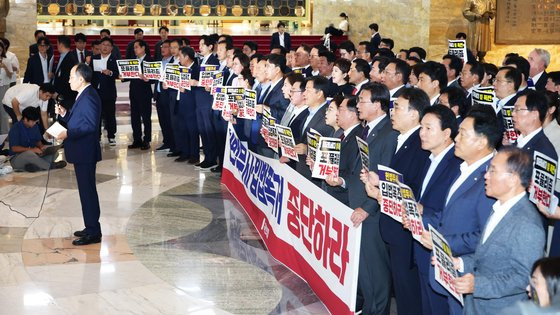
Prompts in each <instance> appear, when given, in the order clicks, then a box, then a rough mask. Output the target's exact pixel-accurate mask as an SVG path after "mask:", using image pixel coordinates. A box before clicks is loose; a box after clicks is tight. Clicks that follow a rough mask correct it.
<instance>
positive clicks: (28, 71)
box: [23, 57, 33, 83]
mask: <svg viewBox="0 0 560 315" xmlns="http://www.w3.org/2000/svg"><path fill="white" fill-rule="evenodd" d="M32 58H33V57H29V59H27V67H26V68H25V74H24V75H23V83H29V82H31V68H32V63H33V60H32Z"/></svg>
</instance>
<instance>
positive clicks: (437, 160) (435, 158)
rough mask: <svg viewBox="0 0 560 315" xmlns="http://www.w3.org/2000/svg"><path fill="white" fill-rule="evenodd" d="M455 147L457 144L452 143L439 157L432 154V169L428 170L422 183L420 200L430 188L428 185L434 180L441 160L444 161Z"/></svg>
mask: <svg viewBox="0 0 560 315" xmlns="http://www.w3.org/2000/svg"><path fill="white" fill-rule="evenodd" d="M453 146H455V143H451V144H450V145H448V146H447V148H445V149H443V151H441V152H440V153H439V154H438V155H437V156H434V154H433V153H432V154H430V161H431V162H430V167H429V168H428V171H427V172H426V176H425V177H424V181H423V182H422V190H421V192H420V198H422V195H423V194H424V192H425V190H426V186H428V183H429V182H430V180H431V179H432V175H434V172H435V171H436V168H437V167H438V165H439V163H440V162H441V160H443V157H444V156H445V155H446V154H447V152H449V150H451V148H453ZM420 198H419V199H420Z"/></svg>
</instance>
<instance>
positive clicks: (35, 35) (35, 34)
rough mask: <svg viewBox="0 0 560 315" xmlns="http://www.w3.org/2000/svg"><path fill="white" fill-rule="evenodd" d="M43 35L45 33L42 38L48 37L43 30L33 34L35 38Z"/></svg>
mask: <svg viewBox="0 0 560 315" xmlns="http://www.w3.org/2000/svg"><path fill="white" fill-rule="evenodd" d="M41 33H43V36H42V37H45V36H47V33H45V31H43V30H36V31H35V33H33V36H34V37H37V35H39V34H41Z"/></svg>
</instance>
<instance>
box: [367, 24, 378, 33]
mask: <svg viewBox="0 0 560 315" xmlns="http://www.w3.org/2000/svg"><path fill="white" fill-rule="evenodd" d="M369 29H370V30H374V31H376V32H378V31H379V25H377V23H371V24H370V25H369Z"/></svg>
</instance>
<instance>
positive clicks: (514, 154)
mask: <svg viewBox="0 0 560 315" xmlns="http://www.w3.org/2000/svg"><path fill="white" fill-rule="evenodd" d="M498 152H499V153H505V154H507V156H508V157H507V159H506V168H507V170H508V172H510V173H514V174H517V176H519V180H520V181H521V186H523V188H525V189H527V188H528V187H529V184H530V183H531V178H532V177H533V176H532V175H533V157H532V156H531V154H529V152H527V151H526V150H523V149H521V148H518V147H516V146H513V145H505V146H503V147H502V148H500V150H499V151H498Z"/></svg>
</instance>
